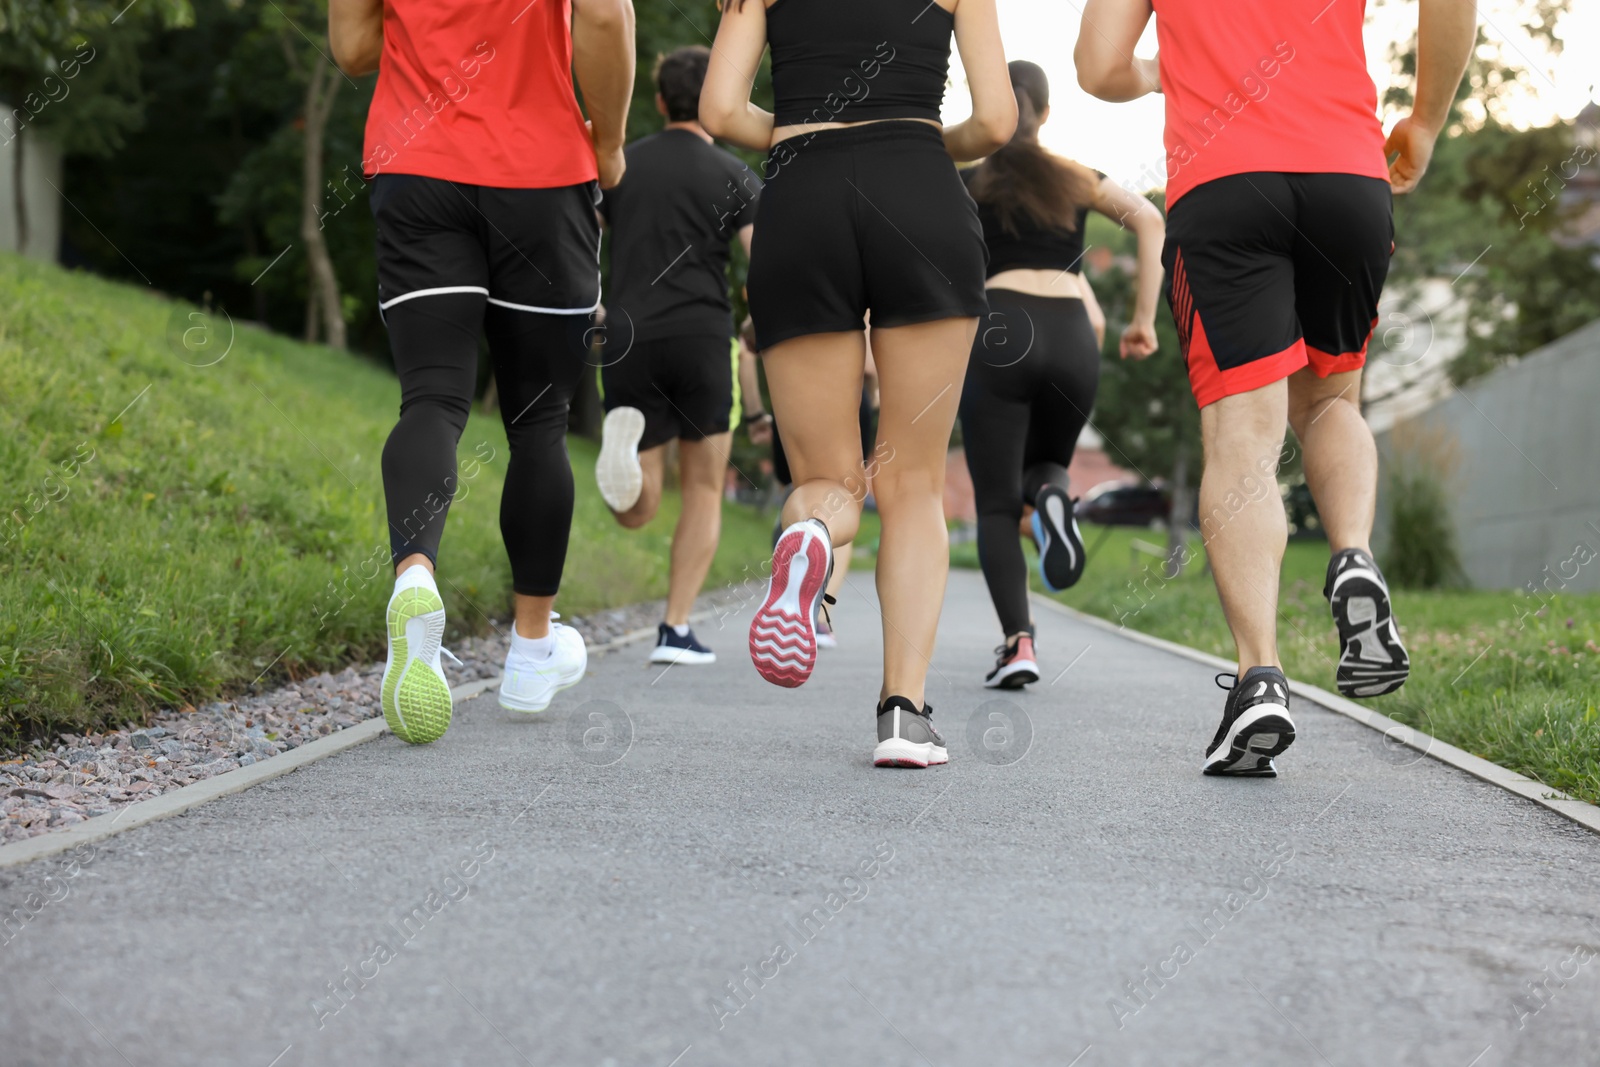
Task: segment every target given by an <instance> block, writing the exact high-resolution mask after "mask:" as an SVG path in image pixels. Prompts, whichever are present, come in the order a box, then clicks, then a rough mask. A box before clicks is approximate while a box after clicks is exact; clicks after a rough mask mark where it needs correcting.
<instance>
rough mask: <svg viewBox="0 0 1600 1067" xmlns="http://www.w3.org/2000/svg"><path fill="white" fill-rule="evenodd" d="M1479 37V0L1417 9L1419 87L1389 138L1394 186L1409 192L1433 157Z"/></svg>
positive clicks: (1437, 2)
mask: <svg viewBox="0 0 1600 1067" xmlns="http://www.w3.org/2000/svg"><path fill="white" fill-rule="evenodd" d="M1477 39H1478V12H1477V8H1476V7H1475V6H1474V4H1473V0H1422V2H1421V4H1420V7H1419V10H1418V12H1417V91H1416V96H1415V98H1414V100H1413V106H1412V108H1411V114H1409V115H1406V116H1405V117H1404V118H1402V119H1401V120H1400V121H1399V122H1397V123H1395V124H1394V129H1392V130H1390V131H1389V137H1388V140H1386V141H1385V142H1384V145H1383V153H1384V155H1385V156H1386V157H1393V159H1394V162H1392V163H1390V164H1389V188H1391V189H1392V190H1394V191H1395V192H1396V193H1409V192H1410V191H1411V190H1413V189H1415V188H1416V187H1417V183H1418V182H1420V181H1421V180H1422V175H1423V173H1424V172H1425V171H1427V169H1428V162H1429V160H1431V159H1432V158H1433V142H1434V141H1436V140H1437V139H1438V137H1439V131H1440V130H1442V129H1444V124H1445V120H1446V119H1448V118H1449V117H1450V105H1451V104H1452V103H1453V102H1454V101H1455V98H1456V88H1457V87H1458V86H1459V85H1460V84H1461V75H1462V74H1463V73H1464V72H1465V71H1466V69H1467V60H1468V59H1469V58H1470V57H1471V55H1472V46H1473V43H1474V42H1475V41H1477Z"/></svg>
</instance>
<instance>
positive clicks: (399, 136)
mask: <svg viewBox="0 0 1600 1067" xmlns="http://www.w3.org/2000/svg"><path fill="white" fill-rule="evenodd" d="M571 25H572V2H571V0H473V2H471V3H463V2H461V0H384V5H383V59H382V61H381V63H380V65H379V68H378V86H377V88H376V90H374V92H373V94H372V106H371V107H370V108H369V109H368V111H367V135H366V144H365V146H364V148H363V150H362V170H363V172H364V173H365V174H366V175H367V176H368V177H372V176H373V175H377V174H385V173H387V174H420V175H423V176H425V177H429V178H443V179H445V180H448V181H456V182H465V183H468V184H472V185H492V186H497V187H500V188H508V189H548V188H553V187H556V186H562V185H577V184H579V183H581V182H586V181H590V180H592V179H593V178H595V177H596V174H597V172H596V170H595V162H594V151H593V149H592V148H591V147H590V143H589V137H588V134H587V132H586V131H585V128H584V121H583V113H582V112H581V111H580V110H579V109H578V102H577V100H576V99H575V98H574V96H573V92H572V33H571Z"/></svg>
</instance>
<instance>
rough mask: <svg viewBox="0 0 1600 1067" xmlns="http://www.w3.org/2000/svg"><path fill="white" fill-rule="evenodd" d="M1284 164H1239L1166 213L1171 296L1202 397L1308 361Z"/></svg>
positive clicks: (1204, 401)
mask: <svg viewBox="0 0 1600 1067" xmlns="http://www.w3.org/2000/svg"><path fill="white" fill-rule="evenodd" d="M1295 210H1296V208H1295V203H1294V195H1293V191H1292V189H1291V187H1290V185H1289V183H1288V181H1287V180H1286V176H1285V175H1282V174H1272V173H1262V172H1256V173H1250V174H1234V175H1230V176H1228V177H1226V178H1218V179H1216V180H1215V181H1210V182H1206V183H1205V184H1203V185H1199V186H1196V187H1195V188H1194V189H1192V190H1190V191H1189V192H1188V193H1186V194H1185V195H1184V196H1183V198H1182V199H1181V200H1179V201H1178V203H1177V204H1175V205H1173V208H1172V211H1171V212H1170V213H1169V214H1168V216H1167V240H1166V245H1165V247H1164V249H1163V251H1162V262H1163V265H1164V266H1165V267H1166V276H1167V302H1168V304H1169V305H1170V306H1171V308H1172V315H1173V318H1174V320H1175V321H1176V322H1177V326H1178V343H1179V346H1180V348H1181V349H1182V351H1183V356H1184V362H1185V364H1186V365H1187V368H1188V372H1189V382H1190V385H1191V387H1192V388H1193V390H1194V394H1195V399H1196V400H1197V401H1198V402H1199V404H1200V406H1201V407H1206V406H1207V405H1209V404H1212V403H1215V402H1216V401H1217V400H1219V399H1221V398H1222V397H1224V396H1232V395H1234V394H1237V393H1242V392H1248V391H1249V390H1251V389H1257V388H1260V387H1261V386H1263V385H1267V384H1269V383H1271V382H1275V381H1279V380H1281V379H1283V378H1286V377H1288V376H1289V375H1290V374H1293V373H1294V372H1295V371H1297V370H1299V369H1300V368H1301V367H1303V366H1305V363H1306V354H1305V344H1304V342H1302V341H1301V339H1300V324H1299V320H1298V318H1297V317H1296V314H1295V281H1294V268H1295V255H1294V249H1295V240H1296V235H1295V229H1294V223H1293V221H1292V217H1293V213H1294V212H1295Z"/></svg>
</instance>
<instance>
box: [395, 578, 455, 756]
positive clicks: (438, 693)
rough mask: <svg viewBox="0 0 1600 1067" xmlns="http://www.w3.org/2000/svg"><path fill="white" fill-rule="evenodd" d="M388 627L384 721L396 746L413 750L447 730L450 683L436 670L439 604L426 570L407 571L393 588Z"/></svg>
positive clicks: (441, 635)
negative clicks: (397, 742)
mask: <svg viewBox="0 0 1600 1067" xmlns="http://www.w3.org/2000/svg"><path fill="white" fill-rule="evenodd" d="M419 575H420V577H419ZM388 626H389V659H388V662H387V663H385V664H384V668H383V696H382V703H383V718H384V721H385V722H387V723H388V724H389V729H390V730H391V731H393V732H394V735H395V736H396V737H398V738H399V739H400V740H402V741H409V742H410V743H411V744H413V745H425V744H427V743H428V742H430V741H437V740H438V739H439V738H440V737H442V736H443V735H444V732H445V731H446V730H447V729H449V728H450V704H451V702H450V683H449V682H448V681H446V680H445V676H444V671H443V670H441V669H440V668H439V654H440V652H441V651H442V649H441V647H440V643H441V642H442V641H443V640H444V601H443V600H441V599H440V598H439V590H438V588H437V587H435V586H434V584H433V576H432V575H431V574H429V573H428V571H427V568H425V567H421V566H417V567H411V568H408V569H407V570H406V573H405V574H402V575H401V576H400V578H399V580H398V581H396V582H395V590H394V595H393V596H392V597H390V598H389V611H388Z"/></svg>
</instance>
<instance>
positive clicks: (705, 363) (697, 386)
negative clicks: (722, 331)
mask: <svg viewBox="0 0 1600 1067" xmlns="http://www.w3.org/2000/svg"><path fill="white" fill-rule="evenodd" d="M673 348H674V353H673V356H672V367H673V373H672V375H671V382H672V384H671V387H670V388H667V387H665V386H664V387H663V388H664V389H666V392H667V396H668V399H669V400H670V401H671V403H672V405H673V407H674V408H676V409H677V412H678V421H679V422H680V423H681V426H680V429H679V431H678V437H679V438H680V439H682V440H685V441H698V440H700V439H702V438H706V437H714V436H716V435H718V434H725V433H727V432H729V431H730V430H732V429H733V362H732V361H731V360H730V359H729V358H728V352H729V347H728V337H727V336H726V335H723V336H717V335H715V334H712V335H707V336H704V337H698V336H697V337H680V338H677V339H676V341H675V343H674V345H673Z"/></svg>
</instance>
